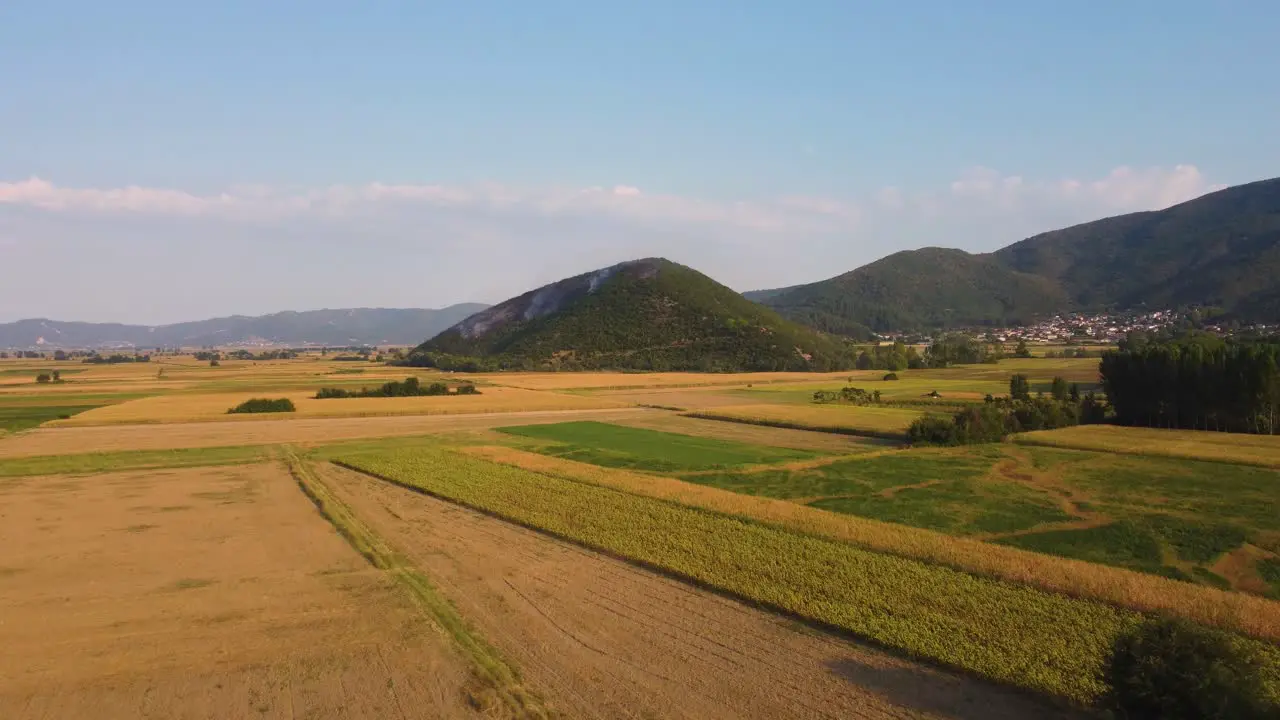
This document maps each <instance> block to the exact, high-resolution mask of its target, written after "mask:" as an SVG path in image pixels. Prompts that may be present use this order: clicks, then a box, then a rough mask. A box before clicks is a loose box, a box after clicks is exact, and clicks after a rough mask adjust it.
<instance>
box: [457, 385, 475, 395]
mask: <svg viewBox="0 0 1280 720" xmlns="http://www.w3.org/2000/svg"><path fill="white" fill-rule="evenodd" d="M458 394H459V395H479V394H480V391H479V390H477V389H476V386H475V385H472V384H471V383H463V384H462V385H459V386H458Z"/></svg>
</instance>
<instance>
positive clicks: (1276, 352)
mask: <svg viewBox="0 0 1280 720" xmlns="http://www.w3.org/2000/svg"><path fill="white" fill-rule="evenodd" d="M1099 372H1100V374H1101V376H1102V387H1103V389H1104V390H1105V391H1106V393H1107V398H1108V400H1109V401H1110V403H1111V406H1112V407H1113V408H1114V411H1115V421H1116V422H1117V423H1119V424H1122V425H1142V426H1147V427H1162V428H1185V429H1192V430H1220V431H1226V432H1239V433H1263V434H1275V433H1276V431H1277V430H1278V429H1280V343H1274V342H1270V343H1263V342H1224V341H1222V340H1220V339H1218V338H1209V337H1204V336H1190V337H1185V338H1179V339H1174V340H1168V341H1163V342H1146V343H1134V344H1131V345H1128V346H1126V347H1125V348H1123V349H1121V350H1118V351H1115V352H1110V353H1107V354H1106V355H1104V356H1103V358H1102V363H1101V366H1100V368H1099Z"/></svg>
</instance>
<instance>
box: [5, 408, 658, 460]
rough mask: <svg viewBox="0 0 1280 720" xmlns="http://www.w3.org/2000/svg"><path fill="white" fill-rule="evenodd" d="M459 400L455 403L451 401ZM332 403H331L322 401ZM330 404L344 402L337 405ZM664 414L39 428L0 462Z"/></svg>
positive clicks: (637, 411) (8, 447)
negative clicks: (33, 457) (36, 456)
mask: <svg viewBox="0 0 1280 720" xmlns="http://www.w3.org/2000/svg"><path fill="white" fill-rule="evenodd" d="M450 399H456V398H450ZM322 402H328V401H322ZM332 402H345V401H343V400H333V401H332ZM650 413H653V414H656V413H661V414H663V415H669V414H670V413H665V412H663V411H660V410H646V409H644V408H618V409H608V410H552V411H544V412H510V413H480V414H476V415H403V416H389V417H365V418H334V419H323V418H318V419H311V420H305V419H298V420H279V419H275V418H271V419H267V420H261V421H259V422H249V423H227V422H205V423H169V424H162V425H155V424H153V425H103V426H97V427H92V426H91V427H41V428H37V429H34V430H28V431H25V432H22V433H14V434H12V435H7V436H3V437H0V457H28V456H35V455H68V454H74V453H86V452H112V451H117V450H164V449H171V448H195V447H219V446H229V445H273V444H276V443H313V444H314V443H325V442H334V441H338V440H354V439H358V438H377V437H401V436H405V435H427V434H433V433H455V432H466V431H473V430H484V429H487V428H493V427H501V426H503V425H528V424H531V423H551V422H564V421H566V420H601V421H604V422H609V421H612V420H615V419H621V418H625V417H633V416H640V415H645V414H650Z"/></svg>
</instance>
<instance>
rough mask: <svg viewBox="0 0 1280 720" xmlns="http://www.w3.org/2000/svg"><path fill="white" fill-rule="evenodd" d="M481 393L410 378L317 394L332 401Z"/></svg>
mask: <svg viewBox="0 0 1280 720" xmlns="http://www.w3.org/2000/svg"><path fill="white" fill-rule="evenodd" d="M479 394H480V391H479V390H477V389H476V386H475V385H472V384H471V383H462V384H461V385H459V386H458V387H457V388H456V389H454V390H450V389H449V386H448V385H446V384H444V383H442V382H433V383H431V384H430V385H425V386H424V385H422V384H421V382H419V380H418V378H416V377H408V378H405V379H404V380H401V381H398V382H397V381H395V380H393V381H391V382H388V383H383V384H382V385H380V386H378V387H372V388H370V387H365V388H360V389H359V390H347V389H345V388H321V389H320V390H319V391H318V392H316V399H317V400H330V399H334V398H362V397H422V396H428V395H479Z"/></svg>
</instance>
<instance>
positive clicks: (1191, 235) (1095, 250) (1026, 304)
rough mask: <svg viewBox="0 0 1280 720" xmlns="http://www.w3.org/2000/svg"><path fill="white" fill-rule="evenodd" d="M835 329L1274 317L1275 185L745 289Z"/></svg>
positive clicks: (1279, 292)
mask: <svg viewBox="0 0 1280 720" xmlns="http://www.w3.org/2000/svg"><path fill="white" fill-rule="evenodd" d="M747 297H749V298H752V299H755V300H757V301H759V302H762V303H764V304H766V305H768V306H770V307H772V308H774V309H776V310H778V311H779V312H780V313H781V314H782V315H783V316H785V317H788V318H791V319H793V320H796V321H799V322H806V323H811V324H813V325H814V326H815V327H819V328H823V329H828V330H831V331H833V332H842V333H845V334H849V335H853V336H858V335H859V334H860V333H861V332H862V331H861V329H860V326H869V327H870V328H872V329H874V330H876V331H881V332H883V331H888V330H908V329H917V328H929V327H948V326H960V325H984V324H1004V323H1009V322H1017V321H1022V320H1027V319H1030V318H1032V317H1036V316H1043V315H1047V314H1053V313H1056V312H1065V311H1070V310H1101V309H1119V310H1127V309H1130V308H1138V307H1143V306H1145V307H1148V308H1153V309H1154V308H1171V307H1180V306H1189V305H1200V306H1213V307H1218V308H1221V309H1222V310H1224V311H1225V312H1226V313H1227V314H1228V315H1229V316H1231V317H1235V318H1237V319H1240V320H1245V321H1261V322H1275V321H1278V320H1280V178H1277V179H1272V180H1263V181H1260V182H1255V183H1249V184H1247V185H1239V186H1236V187H1232V188H1227V189H1225V190H1220V191H1218V192H1214V193H1210V194H1208V195H1204V196H1202V197H1199V198H1196V199H1195V200H1190V201H1188V202H1185V203H1182V204H1180V205H1175V206H1173V207H1170V208H1167V209H1165V210H1160V211H1155V212H1140V213H1132V214H1129V215H1120V216H1118V217H1112V218H1107V219H1104V220H1098V221H1095V222H1089V223H1084V224H1082V225H1076V226H1073V227H1069V228H1066V229H1063V230H1055V231H1053V232H1047V233H1043V234H1041V235H1036V236H1034V237H1031V238H1028V239H1026V240H1023V241H1021V242H1018V243H1015V244H1013V245H1010V246H1008V247H1006V248H1003V249H1001V250H998V251H996V252H994V253H988V254H978V255H974V254H970V253H966V252H964V251H961V250H942V249H939V248H925V249H923V250H913V251H906V252H900V253H895V254H893V255H890V256H888V257H886V258H883V259H881V260H878V261H876V262H874V263H871V264H870V265H866V266H864V267H861V268H858V269H857V270H854V271H852V272H849V273H845V274H844V275H840V276H838V277H834V278H831V279H829V280H824V281H822V282H817V283H813V284H810V285H800V286H796V287H791V288H782V289H780V290H767V291H760V292H756V293H747Z"/></svg>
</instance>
